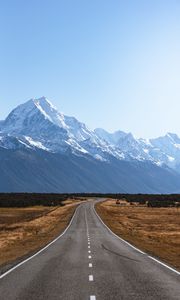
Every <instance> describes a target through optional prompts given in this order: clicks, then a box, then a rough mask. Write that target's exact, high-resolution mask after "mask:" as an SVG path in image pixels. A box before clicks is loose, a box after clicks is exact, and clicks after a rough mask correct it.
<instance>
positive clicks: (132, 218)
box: [96, 200, 180, 270]
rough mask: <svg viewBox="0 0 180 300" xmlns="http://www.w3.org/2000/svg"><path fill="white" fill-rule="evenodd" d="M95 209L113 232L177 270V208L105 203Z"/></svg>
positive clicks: (179, 250) (179, 220)
mask: <svg viewBox="0 0 180 300" xmlns="http://www.w3.org/2000/svg"><path fill="white" fill-rule="evenodd" d="M96 210H97V212H98V214H99V215H100V217H101V218H102V220H103V221H104V222H105V224H106V225H107V226H108V227H109V228H111V230H112V231H113V232H114V233H116V234H117V235H119V236H120V237H122V238H123V239H125V240H126V241H129V242H130V243H132V244H133V245H135V246H136V247H138V248H139V249H141V250H143V251H145V252H147V253H149V254H151V255H154V256H155V257H158V258H160V259H161V260H163V261H165V262H166V263H168V264H169V265H171V266H174V267H175V268H177V269H179V270H180V208H176V207H168V208H150V207H147V206H145V205H140V204H136V203H135V204H134V205H130V203H128V202H126V201H120V204H119V205H117V204H116V201H115V200H107V201H105V202H101V203H98V204H97V205H96Z"/></svg>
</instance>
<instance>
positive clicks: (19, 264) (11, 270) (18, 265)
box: [0, 205, 80, 279]
mask: <svg viewBox="0 0 180 300" xmlns="http://www.w3.org/2000/svg"><path fill="white" fill-rule="evenodd" d="M79 207H80V205H79V206H78V207H77V208H76V210H75V212H74V215H73V217H72V218H71V221H70V223H69V225H68V226H67V227H66V229H65V230H64V231H63V233H61V234H60V235H59V236H58V237H57V238H55V239H54V240H53V241H52V242H50V243H49V244H48V245H46V246H45V247H44V248H42V249H41V250H39V251H38V252H36V253H35V254H33V255H32V256H30V257H28V258H27V259H25V260H23V261H22V262H20V263H18V264H17V265H15V266H14V267H13V268H11V269H9V270H8V271H7V272H5V273H3V274H2V275H0V279H2V278H3V277H5V276H6V275H8V274H9V273H11V272H13V271H14V270H16V269H17V268H19V267H20V266H22V265H23V264H25V263H26V262H28V261H29V260H31V259H33V258H34V257H36V256H37V255H39V254H40V253H41V252H43V251H44V250H46V249H47V248H49V247H50V246H51V245H52V244H54V243H55V242H56V241H57V240H59V239H60V238H61V237H62V236H63V235H64V234H65V233H66V231H67V230H68V229H69V227H70V226H71V224H72V222H73V220H74V218H75V216H76V214H77V210H78V209H79Z"/></svg>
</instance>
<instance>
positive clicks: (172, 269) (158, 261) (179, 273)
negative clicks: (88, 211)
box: [93, 205, 180, 275]
mask: <svg viewBox="0 0 180 300" xmlns="http://www.w3.org/2000/svg"><path fill="white" fill-rule="evenodd" d="M93 210H94V212H95V214H96V216H97V217H98V218H99V220H100V221H101V223H102V224H103V225H104V226H105V227H106V228H107V229H108V230H109V232H110V233H111V234H113V235H114V236H116V237H117V238H118V239H119V240H121V241H122V242H124V243H126V244H127V245H128V246H130V247H131V248H133V249H135V250H136V251H138V252H139V253H141V254H145V255H147V256H148V257H149V258H150V259H152V260H154V261H156V262H157V263H159V264H161V265H162V266H164V267H166V268H167V269H169V270H171V271H173V272H174V273H176V274H178V275H180V272H178V271H177V270H176V269H174V268H171V267H169V266H168V265H166V264H165V263H163V262H161V261H160V260H157V259H156V258H154V257H152V256H149V255H148V254H147V253H145V252H143V251H141V250H140V249H138V248H136V247H134V246H133V245H131V244H130V243H128V242H127V241H125V240H123V239H122V238H120V237H119V236H118V235H117V234H115V233H114V232H113V231H112V230H111V229H110V228H109V227H108V226H107V225H106V224H105V223H104V222H103V220H102V219H101V217H100V216H99V215H98V214H97V212H96V210H95V208H94V205H93Z"/></svg>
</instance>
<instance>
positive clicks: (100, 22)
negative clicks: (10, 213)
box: [0, 0, 180, 137]
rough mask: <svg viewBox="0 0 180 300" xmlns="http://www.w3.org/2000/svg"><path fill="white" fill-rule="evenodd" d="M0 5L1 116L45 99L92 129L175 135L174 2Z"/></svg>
mask: <svg viewBox="0 0 180 300" xmlns="http://www.w3.org/2000/svg"><path fill="white" fill-rule="evenodd" d="M0 4H1V6H0V83H1V88H0V119H3V118H5V116H6V115H7V114H8V113H9V112H10V111H11V109H13V108H14V107H15V106H16V105H18V104H20V103H23V102H25V101H26V100H28V99H30V98H36V97H41V96H46V97H47V98H48V99H49V100H51V102H52V103H53V104H54V105H55V106H56V107H57V108H58V109H59V110H60V111H62V112H64V113H65V114H67V115H74V116H75V117H77V118H78V119H79V120H80V121H83V122H85V123H86V124H87V125H88V126H89V127H90V128H92V129H93V128H95V127H103V128H105V129H107V130H109V131H114V130H118V129H121V130H124V131H127V132H128V131H131V132H132V133H134V134H135V136H137V137H139V136H141V137H155V136H158V135H163V134H165V133H166V132H167V131H170V132H176V133H178V134H179V135H180V118H179V115H180V1H179V0H31V1H24V0H0Z"/></svg>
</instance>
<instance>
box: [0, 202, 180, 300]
mask: <svg viewBox="0 0 180 300" xmlns="http://www.w3.org/2000/svg"><path fill="white" fill-rule="evenodd" d="M93 204H94V202H93V201H92V202H88V203H83V204H81V205H80V206H79V207H78V208H77V210H76V213H75V215H74V217H73V219H72V222H71V225H70V226H69V228H68V229H67V231H66V232H65V234H64V235H63V236H61V237H60V238H59V239H57V240H56V241H55V242H54V243H52V244H51V245H50V246H49V247H47V248H46V249H44V250H43V251H42V252H41V253H39V254H38V255H36V256H34V257H33V258H31V259H30V260H28V261H26V262H25V263H23V264H22V265H20V266H19V267H17V268H15V269H14V270H12V271H11V272H9V273H8V274H4V277H2V276H1V277H0V300H60V299H62V300H72V299H73V300H74V299H76V300H88V299H90V300H111V299H113V300H125V299H126V300H127V299H132V300H136V299H137V300H141V299H143V300H150V299H151V300H156V299H157V300H161V299H162V300H171V299H176V300H179V299H180V280H179V279H180V276H179V274H178V273H176V272H173V270H170V269H168V268H166V267H165V266H163V265H161V264H159V263H157V262H156V261H154V260H152V259H150V258H149V257H148V255H147V254H144V253H141V252H139V251H137V250H136V249H134V248H132V247H130V246H129V245H128V244H126V243H125V242H123V241H121V240H120V239H118V238H117V237H116V236H114V235H113V234H112V233H111V232H110V231H109V230H108V229H107V228H106V227H105V226H104V225H103V224H102V222H101V221H100V219H99V218H98V217H97V215H96V213H95V212H94V209H93Z"/></svg>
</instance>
